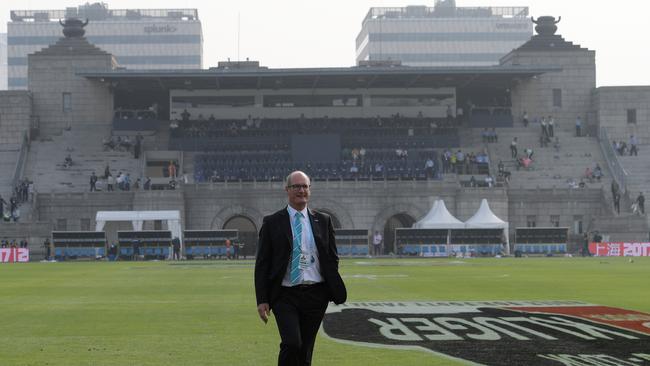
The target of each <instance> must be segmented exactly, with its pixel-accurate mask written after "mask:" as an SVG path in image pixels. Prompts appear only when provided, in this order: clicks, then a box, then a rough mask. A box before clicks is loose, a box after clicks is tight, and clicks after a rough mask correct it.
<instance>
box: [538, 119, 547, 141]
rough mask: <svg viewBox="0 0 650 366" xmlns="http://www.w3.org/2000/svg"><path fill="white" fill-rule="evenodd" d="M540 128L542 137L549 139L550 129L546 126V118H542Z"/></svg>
mask: <svg viewBox="0 0 650 366" xmlns="http://www.w3.org/2000/svg"><path fill="white" fill-rule="evenodd" d="M540 126H541V127H542V136H544V137H548V127H547V126H546V117H542V120H541V122H540Z"/></svg>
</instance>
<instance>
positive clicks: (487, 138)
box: [481, 127, 490, 142]
mask: <svg viewBox="0 0 650 366" xmlns="http://www.w3.org/2000/svg"><path fill="white" fill-rule="evenodd" d="M481 136H482V137H483V142H490V132H489V131H488V129H487V127H485V128H484V129H483V132H482V133H481Z"/></svg>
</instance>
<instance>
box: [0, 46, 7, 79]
mask: <svg viewBox="0 0 650 366" xmlns="http://www.w3.org/2000/svg"><path fill="white" fill-rule="evenodd" d="M0 90H7V33H0Z"/></svg>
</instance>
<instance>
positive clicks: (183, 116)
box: [181, 109, 191, 122]
mask: <svg viewBox="0 0 650 366" xmlns="http://www.w3.org/2000/svg"><path fill="white" fill-rule="evenodd" d="M190 116H191V114H190V112H188V111H187V109H184V110H183V113H181V119H182V121H183V122H189V120H190Z"/></svg>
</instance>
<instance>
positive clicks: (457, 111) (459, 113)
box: [456, 106, 463, 123]
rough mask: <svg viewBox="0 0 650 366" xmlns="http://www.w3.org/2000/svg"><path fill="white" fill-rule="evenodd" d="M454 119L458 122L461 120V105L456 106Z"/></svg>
mask: <svg viewBox="0 0 650 366" xmlns="http://www.w3.org/2000/svg"><path fill="white" fill-rule="evenodd" d="M456 121H458V123H462V122H463V107H461V106H458V108H456Z"/></svg>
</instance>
